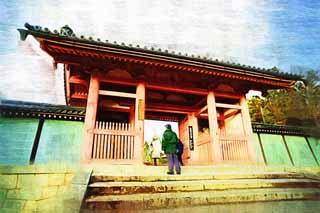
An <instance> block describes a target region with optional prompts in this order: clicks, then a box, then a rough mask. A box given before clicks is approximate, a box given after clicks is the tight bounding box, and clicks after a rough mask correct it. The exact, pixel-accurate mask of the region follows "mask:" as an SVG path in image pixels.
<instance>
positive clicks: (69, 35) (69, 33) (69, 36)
mask: <svg viewBox="0 0 320 213" xmlns="http://www.w3.org/2000/svg"><path fill="white" fill-rule="evenodd" d="M24 26H25V27H26V28H27V30H25V29H18V31H19V32H20V37H21V40H25V39H26V37H27V36H28V35H29V34H32V35H34V34H38V35H41V36H50V37H54V38H58V39H63V40H70V41H77V42H82V43H87V44H95V45H99V46H107V47H114V48H118V49H126V50H134V51H138V52H144V53H152V54H157V55H163V56H170V57H174V58H179V59H188V60H193V61H197V62H203V63H209V64H213V65H220V66H227V67H231V68H237V69H243V70H248V71H254V72H257V73H263V74H271V75H274V76H279V77H283V78H286V79H290V80H302V76H300V75H296V74H291V73H284V72H280V71H279V69H277V68H276V67H273V68H271V69H265V68H259V67H255V66H248V65H244V64H239V63H233V62H228V61H222V60H218V59H211V58H207V57H202V56H200V55H197V56H196V55H193V54H187V53H185V54H184V53H181V52H175V51H171V52H170V51H168V50H162V49H156V48H154V47H146V46H144V47H142V46H140V45H136V46H133V45H132V44H125V43H124V42H116V41H114V42H110V41H108V40H104V41H103V40H101V39H99V38H97V39H94V38H92V37H88V38H86V37H85V36H83V35H80V36H77V35H76V34H75V33H74V32H73V30H72V29H71V28H70V27H69V26H67V25H65V26H64V27H62V28H61V29H60V30H53V31H50V30H49V29H48V28H46V27H40V26H34V25H30V24H28V23H25V25H24Z"/></svg>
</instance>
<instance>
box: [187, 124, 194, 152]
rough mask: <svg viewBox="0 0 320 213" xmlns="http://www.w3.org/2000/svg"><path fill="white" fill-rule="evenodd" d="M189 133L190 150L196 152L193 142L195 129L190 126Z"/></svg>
mask: <svg viewBox="0 0 320 213" xmlns="http://www.w3.org/2000/svg"><path fill="white" fill-rule="evenodd" d="M188 132H189V148H190V150H191V151H193V150H194V141H193V128H192V126H188Z"/></svg>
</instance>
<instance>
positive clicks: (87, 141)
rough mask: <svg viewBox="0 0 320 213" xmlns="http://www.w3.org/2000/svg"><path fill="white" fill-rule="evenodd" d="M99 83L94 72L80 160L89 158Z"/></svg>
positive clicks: (84, 160) (86, 160)
mask: <svg viewBox="0 0 320 213" xmlns="http://www.w3.org/2000/svg"><path fill="white" fill-rule="evenodd" d="M99 84H100V82H99V78H98V76H97V75H96V74H95V73H93V74H91V78H90V86H89V92H88V99H87V108H86V117H85V122H84V136H83V143H82V146H81V162H88V161H89V160H90V159H91V154H92V153H91V152H92V143H93V130H94V128H95V123H96V116H97V108H98V99H99Z"/></svg>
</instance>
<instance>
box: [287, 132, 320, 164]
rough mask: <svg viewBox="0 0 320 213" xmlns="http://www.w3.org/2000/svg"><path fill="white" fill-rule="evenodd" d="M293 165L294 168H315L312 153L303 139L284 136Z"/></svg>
mask: <svg viewBox="0 0 320 213" xmlns="http://www.w3.org/2000/svg"><path fill="white" fill-rule="evenodd" d="M285 140H286V142H287V145H288V148H289V151H290V154H291V157H292V160H293V163H294V165H295V166H317V162H316V161H315V159H314V157H313V156H312V152H311V150H310V148H309V146H308V143H307V141H306V139H305V138H304V137H301V136H288V135H287V136H285Z"/></svg>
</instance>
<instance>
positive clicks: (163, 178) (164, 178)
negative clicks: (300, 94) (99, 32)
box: [91, 174, 316, 182]
mask: <svg viewBox="0 0 320 213" xmlns="http://www.w3.org/2000/svg"><path fill="white" fill-rule="evenodd" d="M288 178H295V179H303V178H306V176H305V175H300V174H262V175H261V174H250V175H247V174H231V175H230V174H229V175H161V176H139V175H138V176H114V175H97V174H93V175H92V176H91V182H97V181H99V182H112V181H114V182H115V181H123V182H124V181H179V180H235V179H288ZM313 179H316V178H313Z"/></svg>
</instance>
